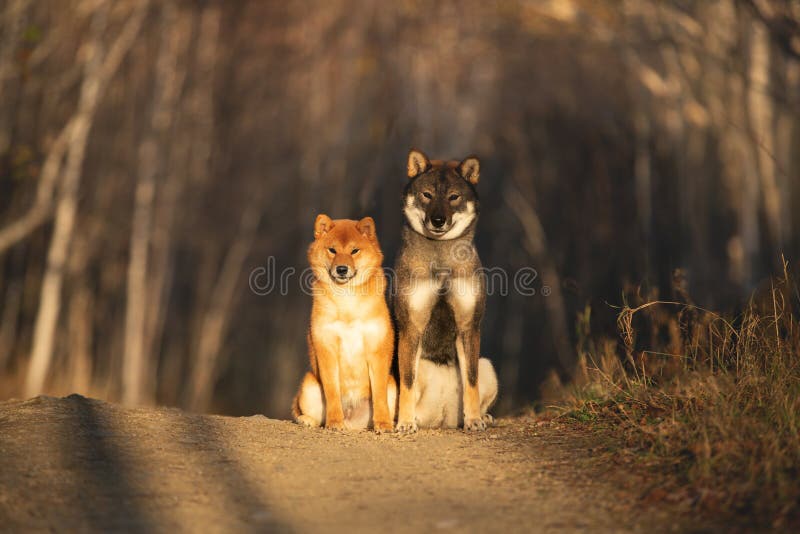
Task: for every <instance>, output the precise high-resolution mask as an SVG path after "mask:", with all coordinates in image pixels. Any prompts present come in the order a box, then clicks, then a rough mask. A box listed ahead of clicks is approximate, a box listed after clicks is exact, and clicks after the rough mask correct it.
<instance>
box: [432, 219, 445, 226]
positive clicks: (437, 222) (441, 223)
mask: <svg viewBox="0 0 800 534" xmlns="http://www.w3.org/2000/svg"><path fill="white" fill-rule="evenodd" d="M446 220H447V219H446V218H444V217H431V224H433V225H434V226H435V227H436V228H441V227H442V226H444V222H445V221H446Z"/></svg>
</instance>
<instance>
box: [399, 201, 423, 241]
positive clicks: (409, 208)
mask: <svg viewBox="0 0 800 534" xmlns="http://www.w3.org/2000/svg"><path fill="white" fill-rule="evenodd" d="M403 213H405V216H406V220H407V221H408V224H410V225H411V228H413V229H414V231H415V232H417V233H418V234H422V235H425V229H424V228H423V226H422V221H424V220H425V212H424V211H423V210H421V209H419V208H418V207H417V206H415V205H414V197H413V196H411V195H409V196H407V197H406V207H405V208H404V209H403Z"/></svg>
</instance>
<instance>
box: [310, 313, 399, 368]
mask: <svg viewBox="0 0 800 534" xmlns="http://www.w3.org/2000/svg"><path fill="white" fill-rule="evenodd" d="M323 328H324V329H325V331H326V333H328V334H329V335H333V336H335V337H336V338H338V340H339V360H340V362H342V363H349V364H351V365H356V364H357V363H358V362H360V361H363V360H364V358H365V356H366V353H367V350H368V349H369V348H370V346H372V345H374V344H376V343H377V342H378V341H380V339H381V337H382V336H383V335H384V334H385V333H386V325H385V324H384V322H383V321H380V320H377V319H371V320H358V319H356V320H353V321H331V322H329V323H327V324H326V325H325V326H324V327H323Z"/></svg>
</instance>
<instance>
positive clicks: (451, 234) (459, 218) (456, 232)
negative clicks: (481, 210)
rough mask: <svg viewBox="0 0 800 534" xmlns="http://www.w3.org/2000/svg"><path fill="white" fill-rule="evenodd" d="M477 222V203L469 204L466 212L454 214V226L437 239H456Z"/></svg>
mask: <svg viewBox="0 0 800 534" xmlns="http://www.w3.org/2000/svg"><path fill="white" fill-rule="evenodd" d="M474 220H475V203H474V202H467V209H466V211H459V212H456V213H454V214H453V226H452V227H450V229H449V230H448V231H447V232H445V233H444V234H442V235H441V236H439V237H437V238H436V239H440V240H441V239H455V238H457V237H460V236H461V234H463V233H464V230H466V229H467V227H468V226H469V225H470V224H472V221H474Z"/></svg>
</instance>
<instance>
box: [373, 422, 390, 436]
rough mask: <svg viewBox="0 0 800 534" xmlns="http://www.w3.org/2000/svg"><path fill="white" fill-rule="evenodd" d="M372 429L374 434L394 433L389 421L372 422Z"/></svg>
mask: <svg viewBox="0 0 800 534" xmlns="http://www.w3.org/2000/svg"><path fill="white" fill-rule="evenodd" d="M372 427H373V430H375V433H376V434H388V433H391V432H394V425H393V424H392V422H391V421H374V422H373V423H372Z"/></svg>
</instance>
